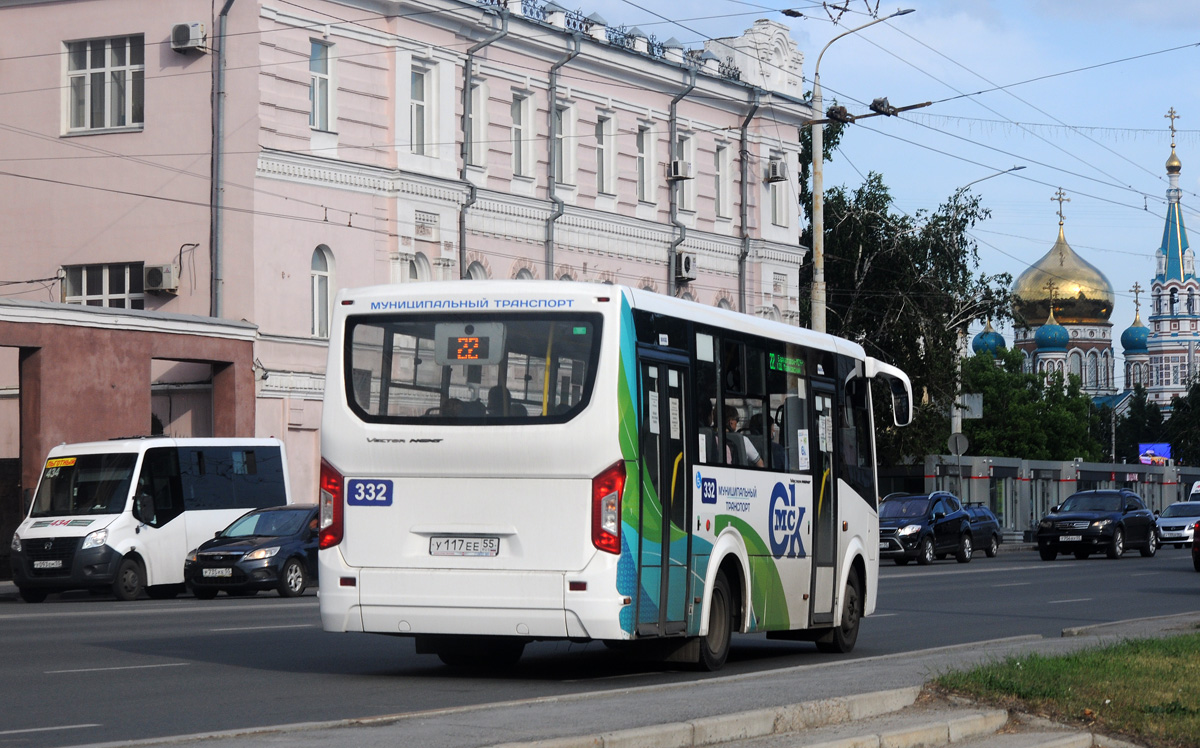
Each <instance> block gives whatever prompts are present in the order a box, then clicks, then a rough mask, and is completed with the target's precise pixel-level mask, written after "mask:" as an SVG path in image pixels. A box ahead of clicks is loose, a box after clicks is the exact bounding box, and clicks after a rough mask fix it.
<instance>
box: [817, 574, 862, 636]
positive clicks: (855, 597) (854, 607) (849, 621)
mask: <svg viewBox="0 0 1200 748" xmlns="http://www.w3.org/2000/svg"><path fill="white" fill-rule="evenodd" d="M862 604H863V601H862V583H861V582H859V581H858V575H857V574H855V573H854V572H851V573H850V576H849V578H847V579H846V591H845V593H844V595H843V598H842V622H841V625H839V626H834V627H833V628H831V629H829V631H828V632H827V633H826V634H825V635H824V636H822V637H821V638H819V639H817V649H819V650H820V651H822V652H838V653H843V654H844V653H846V652H849V651H850V650H852V649H854V644H855V642H857V641H858V624H859V622H860V621H861V620H862Z"/></svg>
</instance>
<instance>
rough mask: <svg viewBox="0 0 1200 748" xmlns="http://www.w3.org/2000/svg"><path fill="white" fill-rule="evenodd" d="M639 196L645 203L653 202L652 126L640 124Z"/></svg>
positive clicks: (638, 154) (638, 137) (638, 152)
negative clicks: (651, 168)
mask: <svg viewBox="0 0 1200 748" xmlns="http://www.w3.org/2000/svg"><path fill="white" fill-rule="evenodd" d="M636 144H637V198H638V200H639V201H641V202H643V203H649V202H653V194H654V192H653V190H654V185H653V184H652V181H653V179H652V175H651V173H650V163H651V159H653V158H654V154H653V153H652V151H651V148H652V143H651V138H650V126H649V125H638V129H637V139H636Z"/></svg>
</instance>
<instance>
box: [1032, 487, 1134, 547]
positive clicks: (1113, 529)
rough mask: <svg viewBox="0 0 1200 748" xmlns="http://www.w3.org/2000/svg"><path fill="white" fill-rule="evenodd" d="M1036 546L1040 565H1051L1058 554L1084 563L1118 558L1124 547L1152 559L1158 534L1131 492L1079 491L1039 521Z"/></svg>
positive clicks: (1114, 490) (1111, 490)
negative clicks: (1098, 558)
mask: <svg viewBox="0 0 1200 748" xmlns="http://www.w3.org/2000/svg"><path fill="white" fill-rule="evenodd" d="M1037 544H1038V552H1039V553H1040V554H1041V556H1042V560H1043V561H1053V560H1054V558H1055V557H1056V556H1057V555H1058V554H1060V553H1073V554H1075V558H1078V559H1085V558H1087V557H1088V556H1089V555H1091V554H1093V553H1100V552H1103V553H1105V554H1106V555H1107V556H1108V557H1109V558H1120V557H1121V555H1122V554H1123V553H1125V550H1126V548H1127V547H1135V548H1137V549H1138V550H1140V551H1141V553H1142V555H1143V556H1153V555H1154V553H1155V551H1157V550H1158V532H1157V528H1156V526H1155V520H1154V515H1153V514H1151V512H1150V510H1149V509H1147V508H1146V505H1145V504H1143V503H1142V500H1141V498H1140V497H1139V496H1138V495H1137V494H1136V493H1134V492H1133V491H1128V490H1125V489H1107V490H1099V491H1080V492H1078V493H1075V494H1072V495H1071V496H1069V497H1068V498H1067V500H1066V501H1064V502H1063V503H1062V504H1060V505H1059V506H1056V507H1054V509H1053V511H1051V512H1050V514H1047V515H1046V516H1045V517H1044V518H1042V521H1041V522H1039V523H1038V529H1037Z"/></svg>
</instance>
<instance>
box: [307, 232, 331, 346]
mask: <svg viewBox="0 0 1200 748" xmlns="http://www.w3.org/2000/svg"><path fill="white" fill-rule="evenodd" d="M332 272H333V253H332V252H330V251H329V247H326V246H325V245H324V244H320V245H318V246H317V248H316V249H314V250H313V253H312V269H311V271H310V276H309V279H310V281H311V283H310V286H311V289H312V334H313V336H314V337H318V338H327V337H329V285H330V283H329V281H330V277H331V276H332Z"/></svg>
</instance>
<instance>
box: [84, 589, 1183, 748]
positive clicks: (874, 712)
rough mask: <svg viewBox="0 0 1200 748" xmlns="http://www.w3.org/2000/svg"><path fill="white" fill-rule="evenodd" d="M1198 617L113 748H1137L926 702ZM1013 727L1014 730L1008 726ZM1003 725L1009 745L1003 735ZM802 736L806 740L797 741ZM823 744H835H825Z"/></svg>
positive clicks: (1170, 630)
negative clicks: (979, 673)
mask: <svg viewBox="0 0 1200 748" xmlns="http://www.w3.org/2000/svg"><path fill="white" fill-rule="evenodd" d="M1198 625H1200V611H1197V612H1194V613H1188V614H1183V615H1177V616H1166V617H1160V618H1148V619H1138V620H1130V621H1122V622H1117V623H1111V624H1103V625H1099V626H1089V627H1084V628H1077V629H1068V630H1065V631H1064V632H1063V636H1062V637H1060V638H1053V639H1046V638H1042V637H1040V636H1023V637H1014V638H1011V639H1001V640H995V641H990V642H977V643H972V644H967V645H958V646H952V647H942V648H936V649H929V650H924V651H921V652H910V653H904V654H897V655H886V656H881V657H867V658H862V659H857V660H845V661H839V662H833V663H826V664H820V665H803V666H799V667H793V668H787V669H783V670H776V671H771V672H767V673H751V674H744V675H735V676H726V677H717V678H711V679H705V680H699V681H695V682H692V683H686V684H671V685H663V686H648V687H640V688H627V689H614V690H610V691H604V692H600V693H592V694H583V695H573V696H564V697H552V698H542V699H531V700H527V701H521V702H510V703H503V704H491V705H486V706H479V707H469V708H460V709H447V710H436V711H430V712H422V713H418V714H406V715H395V716H385V717H377V718H372V719H363V720H341V721H336V722H326V723H310V724H298V725H280V726H276V727H271V728H262V729H256V730H246V731H232V732H223V733H214V734H207V735H189V736H176V737H174V738H170V739H163V740H152V741H139V742H135V743H119V744H117V743H110V744H105V745H108V746H112V745H173V744H182V743H186V744H187V745H189V746H212V747H213V748H263V747H264V746H274V745H287V746H294V747H296V748H310V747H311V748H318V747H321V748H324V747H325V746H329V745H353V746H356V747H361V748H394V747H395V746H420V747H421V748H463V747H471V748H482V747H483V746H501V745H502V746H504V747H505V748H518V747H519V746H520V747H524V748H584V747H586V748H684V747H687V746H698V745H724V746H726V747H727V748H799V747H800V746H810V747H812V748H816V746H821V748H866V747H868V746H869V747H871V748H884V746H886V747H887V748H926V747H928V746H939V745H946V744H948V743H950V742H954V743H956V745H957V746H961V747H962V748H968V747H969V748H1029V747H1030V746H1040V747H1042V748H1071V747H1072V746H1078V748H1088V747H1090V746H1102V747H1107V748H1118V747H1120V746H1128V744H1124V743H1121V742H1120V741H1113V740H1109V739H1106V738H1104V737H1103V736H1093V735H1091V734H1089V733H1078V732H1073V731H1070V730H1065V729H1064V728H1062V727H1061V726H1057V725H1051V724H1039V723H1034V724H1026V723H1022V722H1018V721H1013V720H1009V719H1008V715H1006V714H1004V713H1003V712H997V711H995V710H989V709H982V708H977V707H974V706H971V705H969V704H956V703H950V702H944V701H936V700H929V699H927V698H922V699H918V695H919V694H920V693H921V687H922V686H923V685H924V683H925V682H926V681H927V680H929V679H930V678H931V677H933V676H935V675H937V674H939V673H943V672H947V671H950V670H957V669H961V668H964V667H969V666H971V665H975V664H980V663H985V662H989V661H993V660H998V659H1003V658H1005V657H1008V656H1010V655H1021V654H1026V653H1030V652H1038V653H1041V654H1046V655H1053V654H1059V653H1064V652H1070V651H1074V650H1078V649H1083V648H1087V647H1093V646H1096V645H1099V644H1104V643H1110V642H1115V641H1120V640H1122V639H1127V638H1141V637H1151V636H1169V635H1172V634H1177V633H1182V632H1184V631H1189V630H1195V628H1196V627H1197V626H1198ZM1006 723H1007V724H1006ZM1001 726H1004V728H1003V729H1004V732H1002V733H999V734H996V731H997V730H998V729H1000V727H1001ZM801 728H803V729H805V730H806V731H805V732H797V730H800V729H801ZM822 731H824V732H822Z"/></svg>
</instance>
